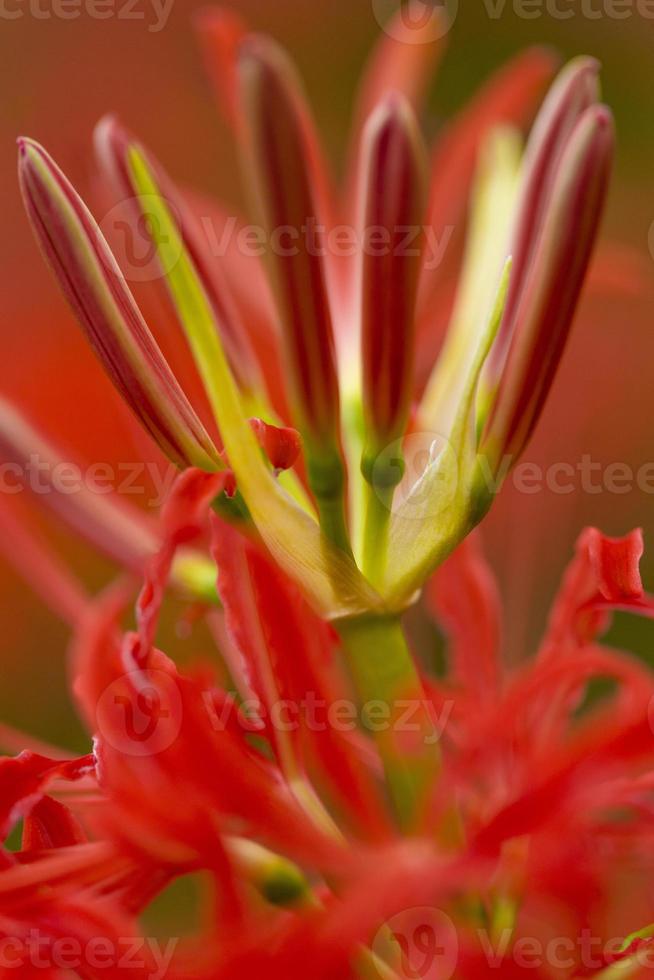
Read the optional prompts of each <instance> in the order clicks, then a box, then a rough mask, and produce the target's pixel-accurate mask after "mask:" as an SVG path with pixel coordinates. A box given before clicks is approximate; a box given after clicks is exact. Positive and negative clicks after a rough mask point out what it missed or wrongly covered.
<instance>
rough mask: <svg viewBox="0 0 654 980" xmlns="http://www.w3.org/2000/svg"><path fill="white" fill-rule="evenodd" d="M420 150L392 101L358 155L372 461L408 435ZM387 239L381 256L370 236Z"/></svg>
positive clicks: (421, 196)
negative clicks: (374, 456) (405, 430)
mask: <svg viewBox="0 0 654 980" xmlns="http://www.w3.org/2000/svg"><path fill="white" fill-rule="evenodd" d="M424 164H425V160H424V150H423V146H422V140H421V137H420V134H419V132H418V127H417V123H416V121H415V118H414V117H413V115H412V112H411V110H410V108H409V106H408V105H407V104H406V103H403V102H401V101H400V100H399V98H398V97H397V96H392V97H391V98H389V99H388V100H387V101H386V103H384V104H382V105H381V106H380V107H379V108H378V109H377V111H376V113H375V114H374V115H373V116H372V118H371V119H370V121H369V123H368V126H367V127H366V130H365V132H364V137H363V148H362V153H361V184H360V192H361V195H362V199H363V201H362V214H361V217H360V221H361V225H362V233H363V235H364V236H365V238H366V244H365V246H364V249H363V257H362V267H361V321H362V354H361V356H362V360H363V405H364V411H365V413H366V421H367V426H368V432H369V437H370V439H371V440H373V442H374V445H373V446H371V447H370V451H372V452H374V453H375V454H376V453H377V452H379V450H380V449H382V448H385V447H386V446H387V445H388V444H389V443H390V442H392V441H393V440H394V439H397V438H399V437H400V436H401V435H402V434H403V432H404V429H405V427H406V423H407V418H408V413H409V407H410V402H411V394H412V390H413V355H414V332H415V304H416V293H417V287H418V276H419V272H420V264H421V262H422V249H423V245H424V241H423V238H422V236H418V237H416V236H415V235H414V236H413V238H412V239H411V240H410V241H408V239H407V233H408V234H409V235H411V234H412V232H413V231H415V230H416V229H419V228H421V227H422V225H423V221H424V208H425V169H424ZM380 230H383V232H385V234H386V238H385V241H384V244H383V246H382V248H381V253H382V254H379V251H380V250H379V248H378V247H375V246H373V243H372V240H368V236H369V235H370V233H371V232H373V233H374V234H375V235H378V234H379V232H380Z"/></svg>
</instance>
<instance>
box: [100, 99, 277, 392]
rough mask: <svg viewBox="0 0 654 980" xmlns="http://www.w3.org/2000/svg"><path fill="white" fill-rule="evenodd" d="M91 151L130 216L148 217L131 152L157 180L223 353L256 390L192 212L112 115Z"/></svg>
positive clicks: (249, 353) (249, 355)
mask: <svg viewBox="0 0 654 980" xmlns="http://www.w3.org/2000/svg"><path fill="white" fill-rule="evenodd" d="M95 149H96V157H97V160H98V164H99V166H100V170H101V174H102V176H103V178H104V179H105V180H106V181H107V183H108V184H110V185H111V187H112V189H113V191H114V193H116V194H117V195H118V196H119V197H120V199H125V200H129V199H134V204H135V207H134V218H135V220H136V219H137V218H140V217H141V216H142V215H145V216H146V217H147V216H148V214H147V211H148V199H147V198H140V197H139V194H138V188H136V187H135V186H134V183H133V180H132V178H131V172H130V167H129V154H130V152H131V151H132V150H133V149H136V150H138V151H139V152H140V153H141V155H142V156H143V157H144V158H145V159H146V160H147V161H148V164H149V166H150V168H151V170H152V171H153V172H154V173H155V174H156V176H157V183H158V185H159V187H160V188H161V192H162V195H163V196H164V198H165V199H166V201H167V202H168V205H169V207H170V209H171V212H172V213H174V214H175V215H176V217H177V218H178V219H179V232H180V235H181V238H182V241H183V243H184V245H185V247H186V250H187V252H188V254H189V257H190V259H191V261H192V262H193V264H194V266H195V270H196V272H197V274H198V277H199V279H200V281H201V282H202V286H203V287H204V290H205V292H206V294H207V297H208V299H209V301H210V303H211V306H212V308H213V312H214V315H215V318H216V329H218V330H219V331H220V334H221V337H222V340H223V343H224V346H225V352H226V353H227V356H228V358H229V363H230V366H231V368H232V371H233V372H234V375H235V377H236V379H237V381H238V382H239V386H240V387H241V389H242V390H245V391H260V390H261V388H262V380H261V372H260V370H259V366H258V364H257V360H256V355H255V353H254V349H253V347H252V344H251V343H250V338H249V335H248V331H247V327H246V325H245V324H244V323H243V320H242V318H241V314H240V312H239V310H238V308H237V306H236V304H235V303H234V300H233V297H232V294H231V290H230V286H229V283H228V282H227V280H226V277H225V273H224V270H223V268H222V266H221V264H220V262H219V261H218V257H216V256H213V255H211V250H210V248H209V244H208V241H207V238H206V236H205V235H204V234H203V233H202V230H201V227H200V225H199V222H198V221H197V220H196V218H195V215H193V214H192V213H191V210H190V208H189V207H188V206H187V204H186V201H185V200H184V197H183V195H182V194H181V193H180V192H179V190H178V189H177V187H176V186H175V183H174V182H173V181H172V180H171V178H170V177H169V176H168V175H167V173H166V172H165V170H164V168H163V167H162V166H161V164H160V163H159V161H158V160H156V159H155V157H154V156H153V155H152V153H151V152H150V151H149V150H146V149H144V148H143V147H142V146H141V145H140V144H139V143H138V142H137V140H136V139H135V138H134V137H133V136H132V135H131V134H130V133H129V132H127V130H125V129H124V128H123V127H122V126H121V125H120V123H119V122H118V120H117V119H116V118H115V117H113V116H106V117H105V118H104V119H101V120H100V122H99V123H98V125H97V127H96V130H95Z"/></svg>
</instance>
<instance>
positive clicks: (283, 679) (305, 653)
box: [213, 517, 388, 836]
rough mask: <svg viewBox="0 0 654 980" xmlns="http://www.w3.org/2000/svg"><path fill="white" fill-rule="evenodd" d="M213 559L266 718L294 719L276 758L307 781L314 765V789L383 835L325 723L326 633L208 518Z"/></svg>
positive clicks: (268, 569)
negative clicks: (280, 710)
mask: <svg viewBox="0 0 654 980" xmlns="http://www.w3.org/2000/svg"><path fill="white" fill-rule="evenodd" d="M213 553H214V556H215V559H216V563H217V565H218V569H219V577H218V588H219V592H220V596H221V598H222V601H223V604H224V607H225V611H226V614H227V625H228V628H229V629H230V631H231V633H232V635H233V638H234V641H235V643H236V645H237V647H238V649H239V650H240V651H241V654H242V655H243V657H244V659H245V662H246V665H247V668H248V674H249V680H250V683H251V686H252V688H253V689H254V691H255V693H256V694H257V696H258V697H259V699H260V700H261V701H262V703H263V704H264V705H265V706H266V709H267V711H266V715H267V717H268V718H270V715H271V712H273V711H274V710H275V709H276V707H278V705H279V703H288V704H290V705H293V706H294V709H295V712H296V714H294V716H293V717H294V721H297V724H295V725H294V728H293V732H292V733H291V734H292V742H293V744H292V746H286V747H283V746H282V745H280V744H279V742H278V743H277V751H278V755H279V756H280V757H281V753H282V751H284V750H289V749H291V751H292V752H293V754H294V756H295V765H299V764H301V763H305V764H306V765H307V767H308V772H309V775H310V776H312V775H313V774H314V771H313V769H312V765H318V766H319V771H320V774H321V775H320V778H319V781H320V782H324V781H325V779H326V780H327V783H326V791H327V793H328V794H329V795H332V796H334V797H335V799H336V800H337V803H338V806H339V807H344V808H345V810H346V812H348V813H349V818H350V820H352V821H353V822H354V823H355V825H357V826H359V827H361V826H363V827H365V828H367V832H368V833H371V832H372V833H373V834H374V835H375V836H379V835H380V834H386V833H387V831H388V822H387V819H386V817H385V814H384V811H383V808H382V806H381V801H380V799H379V797H378V794H377V790H376V788H375V787H374V785H373V780H372V779H371V778H370V777H369V776H368V774H367V773H366V771H365V768H364V767H363V766H362V765H361V762H360V761H359V758H358V756H357V755H356V754H355V751H354V747H353V745H352V743H351V741H350V740H349V739H348V738H347V736H346V734H345V733H343V732H339V731H338V730H337V728H336V727H334V726H333V725H332V723H331V722H330V721H329V720H328V719H329V717H330V716H329V708H330V706H331V705H332V703H333V702H334V700H336V699H337V698H336V694H335V691H334V661H333V656H334V643H335V640H334V634H333V632H332V630H331V628H330V627H329V626H328V625H327V624H326V623H325V622H323V621H322V620H320V619H319V618H318V617H317V616H316V615H315V614H314V613H313V612H312V611H311V609H310V608H309V607H308V605H307V604H306V602H305V601H304V599H303V598H302V597H301V595H300V593H299V591H298V590H297V589H296V588H295V586H293V585H292V583H290V582H289V581H288V580H287V579H286V578H285V577H284V576H283V575H282V574H281V573H280V571H279V569H278V568H277V567H276V566H275V564H274V563H273V562H272V561H271V559H270V558H269V557H268V556H267V555H266V554H265V553H264V552H263V551H262V550H260V549H258V548H257V547H256V546H255V545H254V544H253V543H252V542H250V541H248V540H247V539H246V538H244V537H243V535H241V534H239V533H238V532H237V531H236V530H234V529H233V528H232V527H230V526H229V525H227V524H225V523H224V522H222V521H219V520H218V519H217V518H215V517H214V519H213ZM340 693H341V694H345V692H340ZM339 696H340V695H339ZM308 699H311V703H313V704H315V705H316V706H317V710H318V711H319V712H320V715H319V716H318V717H317V718H316V724H315V725H313V724H312V723H311V720H308V721H307V718H306V716H305V715H304V714H303V711H304V710H305V708H304V706H305V705H307V703H308ZM276 702H277V704H276ZM306 710H311V709H310V708H309V709H306ZM323 715H324V717H323ZM271 735H272V738H273V742H274V741H275V739H276V738H277V735H278V733H277V732H276V731H275V730H274V726H273V730H272V732H271ZM307 752H308V754H307Z"/></svg>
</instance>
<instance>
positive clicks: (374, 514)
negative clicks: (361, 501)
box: [362, 484, 395, 587]
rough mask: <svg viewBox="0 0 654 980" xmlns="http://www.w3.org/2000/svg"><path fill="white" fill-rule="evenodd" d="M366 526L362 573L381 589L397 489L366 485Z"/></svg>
mask: <svg viewBox="0 0 654 980" xmlns="http://www.w3.org/2000/svg"><path fill="white" fill-rule="evenodd" d="M365 486H366V505H365V515H366V516H365V524H364V531H363V555H362V571H363V574H364V575H365V576H366V578H367V579H368V581H369V582H370V583H371V584H372V585H374V586H376V587H379V586H381V585H382V583H383V581H384V576H385V575H386V565H387V561H388V533H389V528H390V521H391V507H392V505H393V494H394V492H395V487H387V488H385V489H383V490H381V489H376V488H375V487H373V486H370V484H366V485H365Z"/></svg>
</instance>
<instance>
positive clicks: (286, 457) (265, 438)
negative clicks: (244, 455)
mask: <svg viewBox="0 0 654 980" xmlns="http://www.w3.org/2000/svg"><path fill="white" fill-rule="evenodd" d="M250 426H251V428H252V431H253V432H254V434H255V436H256V437H257V441H258V443H259V445H260V446H261V448H262V449H263V451H264V453H265V454H266V456H267V457H268V459H269V460H270V463H271V465H272V468H273V469H274V470H290V469H291V467H293V466H295V463H296V462H297V458H298V456H299V455H300V450H301V448H302V440H301V438H300V434H299V432H297V430H296V429H289V428H279V427H278V426H276V425H269V424H268V423H267V422H264V421H263V420H262V419H250Z"/></svg>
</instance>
